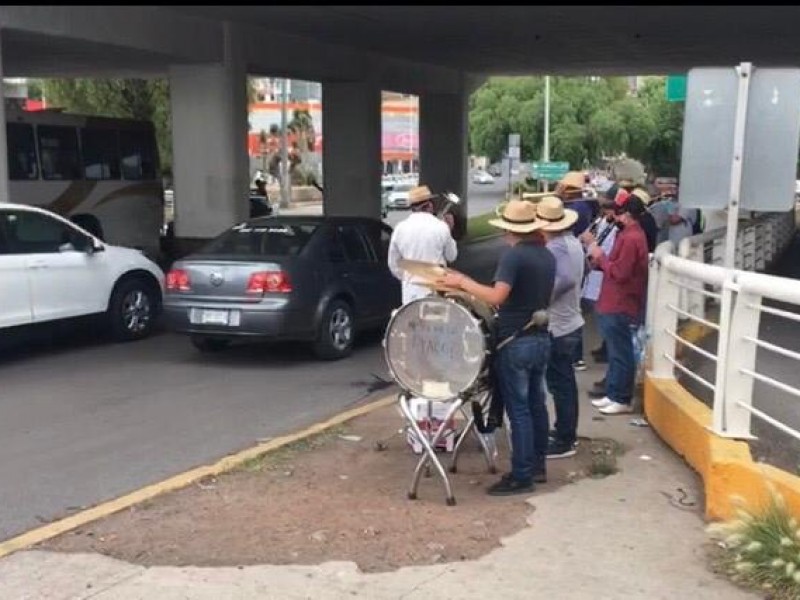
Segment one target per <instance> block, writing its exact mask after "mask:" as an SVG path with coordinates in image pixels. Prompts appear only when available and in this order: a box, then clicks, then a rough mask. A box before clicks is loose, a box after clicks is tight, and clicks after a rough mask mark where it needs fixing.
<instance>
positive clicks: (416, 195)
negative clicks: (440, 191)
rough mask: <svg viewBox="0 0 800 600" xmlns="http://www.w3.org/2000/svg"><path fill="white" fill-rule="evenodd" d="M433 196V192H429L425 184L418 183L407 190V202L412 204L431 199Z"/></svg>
mask: <svg viewBox="0 0 800 600" xmlns="http://www.w3.org/2000/svg"><path fill="white" fill-rule="evenodd" d="M435 197H436V196H435V194H432V193H431V190H430V189H429V188H428V186H427V185H418V186H417V187H414V188H411V190H410V191H409V192H408V204H409V205H410V206H414V205H415V204H420V203H422V202H427V201H428V200H433V199H434V198H435Z"/></svg>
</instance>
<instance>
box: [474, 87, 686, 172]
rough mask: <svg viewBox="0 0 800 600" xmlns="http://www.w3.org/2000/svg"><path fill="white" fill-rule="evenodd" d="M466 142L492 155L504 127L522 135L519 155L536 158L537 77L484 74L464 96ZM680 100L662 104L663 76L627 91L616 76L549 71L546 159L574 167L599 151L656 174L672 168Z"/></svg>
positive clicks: (539, 143)
mask: <svg viewBox="0 0 800 600" xmlns="http://www.w3.org/2000/svg"><path fill="white" fill-rule="evenodd" d="M469 108H470V113H469V124H470V140H469V142H470V149H471V151H472V152H473V153H476V154H481V155H485V156H488V157H489V158H490V159H491V160H492V161H496V160H499V159H500V158H502V157H503V156H504V155H505V152H506V148H507V145H508V134H510V133H519V134H520V136H521V155H522V159H523V160H540V159H541V157H542V147H543V144H544V80H543V78H541V77H517V78H508V77H497V78H491V79H489V81H488V82H487V83H485V84H484V85H483V86H482V87H481V88H480V89H478V90H477V91H476V92H475V93H474V94H473V95H472V97H471V98H470V102H469ZM682 126H683V110H682V105H676V104H673V103H668V102H667V101H666V98H665V91H664V78H651V79H648V80H646V81H645V85H644V86H643V88H642V89H641V91H640V93H639V95H638V97H634V96H631V95H630V93H629V91H628V84H627V81H626V80H625V78H621V77H553V78H552V80H551V94H550V159H551V160H553V161H561V160H564V161H568V162H569V163H570V165H571V166H572V167H573V168H581V167H582V166H583V164H585V163H587V162H588V163H590V164H592V163H597V162H599V161H600V160H601V159H603V158H604V157H606V156H613V155H619V154H621V153H626V154H627V155H630V156H634V157H638V158H639V159H640V160H642V161H643V162H644V163H646V164H648V166H649V167H650V168H651V169H653V170H654V171H656V172H659V173H662V172H663V173H670V174H674V173H677V167H678V164H679V159H680V139H681V131H682Z"/></svg>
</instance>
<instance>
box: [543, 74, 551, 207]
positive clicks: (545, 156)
mask: <svg viewBox="0 0 800 600" xmlns="http://www.w3.org/2000/svg"><path fill="white" fill-rule="evenodd" d="M542 154H543V156H542V160H543V161H544V162H546V163H548V162H550V76H549V75H545V77H544V148H543V152H542ZM544 191H545V192H548V191H550V185H549V184H548V182H547V180H546V179H545V180H544Z"/></svg>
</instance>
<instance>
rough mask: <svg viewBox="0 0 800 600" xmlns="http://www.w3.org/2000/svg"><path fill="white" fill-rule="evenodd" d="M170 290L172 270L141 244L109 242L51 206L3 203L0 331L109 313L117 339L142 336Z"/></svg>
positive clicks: (0, 210) (0, 211) (0, 212)
mask: <svg viewBox="0 0 800 600" xmlns="http://www.w3.org/2000/svg"><path fill="white" fill-rule="evenodd" d="M163 290H164V274H163V273H162V271H161V269H160V268H159V267H158V265H156V264H155V263H153V262H152V261H150V260H149V259H148V258H146V257H145V256H144V255H143V254H142V253H141V252H140V251H138V250H133V249H130V248H120V247H117V246H109V245H108V244H105V243H103V242H102V241H100V240H99V239H98V238H96V237H95V236H93V235H91V234H90V233H88V232H87V231H85V230H84V229H81V228H80V227H78V226H77V225H75V224H73V223H71V222H70V221H68V220H67V219H64V218H62V217H60V216H58V215H56V214H53V213H51V212H49V211H46V210H42V209H40V208H36V207H33V206H21V205H17V204H6V203H0V335H2V332H3V331H4V330H7V329H8V328H11V327H24V326H26V325H36V324H39V323H46V322H54V321H60V320H63V319H72V318H75V317H84V316H91V315H102V316H103V317H104V318H105V319H106V323H107V325H108V327H109V331H110V333H111V334H112V335H113V336H114V338H115V339H117V340H120V341H127V340H136V339H141V338H143V337H145V336H147V335H148V334H149V333H150V332H151V331H152V328H153V321H154V319H155V317H156V316H157V314H158V313H159V311H160V310H161V303H162V294H163Z"/></svg>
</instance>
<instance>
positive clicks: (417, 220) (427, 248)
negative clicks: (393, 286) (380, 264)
mask: <svg viewBox="0 0 800 600" xmlns="http://www.w3.org/2000/svg"><path fill="white" fill-rule="evenodd" d="M457 255H458V248H457V247H456V242H455V240H454V239H453V236H452V235H450V228H449V227H448V226H447V223H445V222H444V221H442V220H441V219H438V218H437V217H435V216H433V215H432V214H430V213H426V212H416V213H411V214H410V215H409V216H408V218H407V219H405V220H404V221H401V222H400V223H398V224H397V227H395V228H394V231H393V232H392V239H391V240H390V242H389V260H388V263H389V270H390V271H391V272H392V274H393V275H394V276H395V277H397V278H398V279H399V280H400V281H402V282H403V304H408V303H409V302H411V301H412V300H416V299H417V298H422V297H423V296H427V295H429V294H430V293H431V290H430V289H429V288H427V287H425V286H422V285H417V284H415V283H413V278H412V276H411V275H409V274H408V273H406V272H405V271H404V270H402V269H401V268H400V267H399V266H398V265H397V262H398V261H399V260H400V259H401V258H405V259H407V260H422V261H425V262H430V263H436V264H438V265H442V266H446V265H447V263H448V262H453V261H454V260H455V259H456V256H457Z"/></svg>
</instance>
